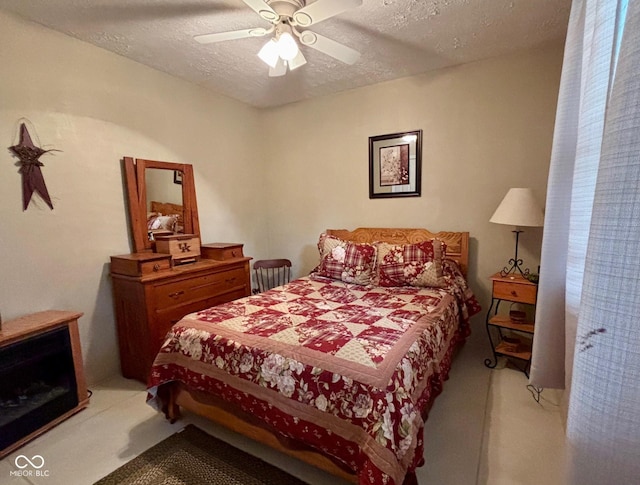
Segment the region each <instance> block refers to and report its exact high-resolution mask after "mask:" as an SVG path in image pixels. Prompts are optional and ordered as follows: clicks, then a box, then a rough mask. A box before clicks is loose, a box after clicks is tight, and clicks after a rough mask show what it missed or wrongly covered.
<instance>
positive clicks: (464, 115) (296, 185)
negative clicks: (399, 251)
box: [262, 46, 562, 307]
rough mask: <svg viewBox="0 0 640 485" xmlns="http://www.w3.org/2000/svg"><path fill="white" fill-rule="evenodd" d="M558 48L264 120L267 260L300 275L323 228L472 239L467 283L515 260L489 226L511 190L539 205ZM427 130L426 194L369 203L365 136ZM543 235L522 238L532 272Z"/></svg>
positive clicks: (510, 246)
mask: <svg viewBox="0 0 640 485" xmlns="http://www.w3.org/2000/svg"><path fill="white" fill-rule="evenodd" d="M561 62H562V47H561V46H557V47H556V48H553V49H545V50H535V51H530V52H526V53H521V54H518V55H513V56H508V57H499V58H494V59H489V60H486V61H482V62H476V63H473V64H467V65H463V66H459V67H455V68H450V69H443V70H439V71H437V72H433V73H429V74H425V75H421V76H415V77H411V78H406V79H401V80H397V81H391V82H387V83H383V84H378V85H374V86H370V87H365V88H360V89H356V90H353V91H348V92H344V93H340V94H336V95H333V96H328V97H323V98H319V99H314V100H310V101H305V102H301V103H296V104H291V105H287V106H284V107H281V108H278V109H273V110H270V111H267V112H264V113H263V114H262V116H263V117H264V121H263V123H262V124H263V125H264V126H268V127H270V129H271V132H270V135H271V136H270V137H269V140H271V143H270V144H269V146H268V151H267V154H268V158H269V160H270V162H269V170H268V177H269V179H268V180H269V183H267V185H266V186H267V189H268V190H269V192H270V195H269V199H270V200H272V201H273V204H271V205H270V206H269V208H268V210H269V215H268V220H269V221H270V232H269V237H270V238H269V243H270V250H271V254H272V256H283V257H290V258H292V259H293V260H294V262H295V267H296V269H297V271H298V274H303V273H305V272H307V271H309V270H310V269H311V268H312V267H313V266H314V265H315V264H316V262H317V251H316V248H315V244H316V241H317V236H318V235H319V234H320V232H321V231H322V230H323V229H325V228H328V227H329V228H348V229H353V228H356V227H358V226H373V227H379V226H383V227H427V228H429V229H432V230H438V231H439V230H453V231H462V230H466V231H469V232H470V233H471V238H472V240H471V265H470V274H469V276H470V279H471V283H472V285H473V288H474V289H475V290H476V291H477V292H478V294H479V296H481V297H482V299H483V303H485V307H486V306H488V305H487V304H486V303H487V301H488V295H489V289H488V285H487V280H486V277H487V276H489V275H491V274H493V273H494V272H496V271H497V270H498V269H500V268H501V267H502V266H503V265H504V264H505V263H506V261H507V260H508V259H509V258H510V257H512V256H513V251H514V243H515V240H514V236H513V234H512V233H511V232H510V231H511V230H512V229H513V228H511V227H509V226H501V225H496V224H491V223H489V219H490V217H491V215H492V214H493V211H494V210H495V209H496V207H497V206H498V204H499V203H500V201H501V200H502V198H503V197H504V195H505V194H506V192H507V190H508V189H509V188H510V187H532V188H533V190H534V192H535V194H536V196H537V198H538V199H539V201H540V202H541V204H542V202H543V201H544V197H545V194H546V180H547V172H548V167H549V158H550V153H551V141H552V133H553V125H554V118H555V104H556V101H557V92H558V87H559V79H560V68H561ZM417 129H422V130H423V155H422V196H421V197H411V198H396V199H374V200H371V199H369V185H368V183H369V175H368V173H369V172H368V170H369V169H368V137H369V136H374V135H382V134H388V133H397V132H402V131H412V130H417ZM541 233H542V230H541V228H535V229H528V230H527V231H526V232H525V233H524V234H522V236H521V244H520V255H521V256H522V257H523V258H524V261H525V263H526V265H527V266H529V267H530V268H531V269H533V270H537V266H538V260H539V253H540V241H541Z"/></svg>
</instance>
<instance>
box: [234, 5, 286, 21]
mask: <svg viewBox="0 0 640 485" xmlns="http://www.w3.org/2000/svg"><path fill="white" fill-rule="evenodd" d="M242 1H243V2H244V3H246V4H247V5H248V6H249V7H251V9H253V10H254V11H255V12H256V13H257V14H258V15H260V17H262V18H263V19H265V20H266V21H268V22H277V21H278V20H279V19H280V15H278V14H277V13H276V11H275V10H273V9H272V8H271V7H270V6H269V4H268V3H267V2H265V1H264V0H242Z"/></svg>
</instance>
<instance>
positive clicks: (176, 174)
mask: <svg viewBox="0 0 640 485" xmlns="http://www.w3.org/2000/svg"><path fill="white" fill-rule="evenodd" d="M173 183H174V184H178V185H182V172H181V171H180V170H174V171H173Z"/></svg>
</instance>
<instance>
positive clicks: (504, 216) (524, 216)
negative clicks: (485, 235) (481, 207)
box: [489, 188, 544, 227]
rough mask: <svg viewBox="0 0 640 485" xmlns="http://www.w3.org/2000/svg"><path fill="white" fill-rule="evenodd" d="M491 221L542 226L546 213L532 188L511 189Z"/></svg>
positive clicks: (513, 224) (514, 224) (512, 224)
mask: <svg viewBox="0 0 640 485" xmlns="http://www.w3.org/2000/svg"><path fill="white" fill-rule="evenodd" d="M489 222H494V223H496V224H507V225H510V226H525V227H540V226H542V225H543V224H544V214H543V213H542V208H541V207H540V206H539V205H538V202H537V201H536V199H535V197H534V196H533V191H532V190H531V189H520V188H517V189H509V192H507V195H505V196H504V199H502V202H500V205H499V206H498V208H497V209H496V211H495V212H494V213H493V216H491V219H489Z"/></svg>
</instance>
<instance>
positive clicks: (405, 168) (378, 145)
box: [369, 130, 422, 199]
mask: <svg viewBox="0 0 640 485" xmlns="http://www.w3.org/2000/svg"><path fill="white" fill-rule="evenodd" d="M421 165H422V130H416V131H406V132H404V133H392V134H390V135H378V136H371V137H369V198H370V199H377V198H384V197H419V196H420V181H421V173H422V172H421Z"/></svg>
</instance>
